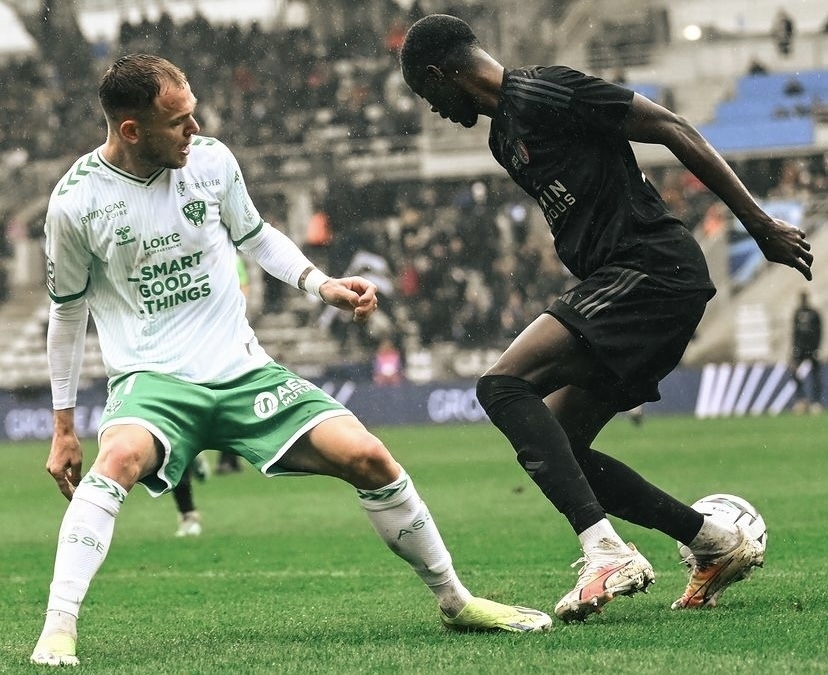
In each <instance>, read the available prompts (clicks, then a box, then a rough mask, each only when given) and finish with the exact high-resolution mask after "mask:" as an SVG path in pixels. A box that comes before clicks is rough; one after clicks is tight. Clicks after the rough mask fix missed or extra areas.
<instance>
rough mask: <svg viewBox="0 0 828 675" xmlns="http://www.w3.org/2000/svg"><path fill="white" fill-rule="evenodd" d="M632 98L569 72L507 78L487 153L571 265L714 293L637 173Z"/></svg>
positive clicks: (516, 73)
mask: <svg viewBox="0 0 828 675" xmlns="http://www.w3.org/2000/svg"><path fill="white" fill-rule="evenodd" d="M632 97H633V92H632V91H631V90H629V89H626V88H624V87H620V86H618V85H615V84H612V83H610V82H607V81H605V80H602V79H600V78H596V77H590V76H587V75H585V74H583V73H580V72H578V71H575V70H572V69H570V68H566V67H563V66H549V67H542V66H530V67H525V68H519V69H517V70H512V71H506V72H505V73H504V77H503V87H502V90H501V97H500V101H499V104H498V108H497V112H496V113H495V115H494V117H493V119H492V125H491V131H490V134H489V147H490V149H491V151H492V154H493V155H494V157H495V159H496V160H497V161H498V162H499V163H500V164H501V165H502V166H503V167H504V168H505V169H506V171H508V172H509V175H510V176H511V177H512V179H513V180H514V181H515V182H516V183H517V184H518V185H520V186H521V187H522V188H523V189H524V190H525V191H526V192H527V193H528V194H530V195H531V196H532V197H534V198H535V199H536V200H537V202H538V204H539V205H540V207H541V209H542V211H543V213H544V216H545V217H546V220H547V222H548V223H549V227H550V229H551V230H552V234H553V235H554V239H555V248H556V249H557V252H558V256H559V257H560V259H561V262H563V264H564V265H566V267H567V268H568V269H569V271H570V272H572V274H573V275H575V276H576V277H577V278H579V279H585V278H586V277H588V276H589V275H590V274H592V273H593V272H594V271H595V270H597V269H599V268H601V267H603V266H605V265H617V266H622V267H629V268H632V269H637V270H640V271H642V272H645V273H647V274H648V275H650V276H652V277H653V278H654V280H658V281H659V282H660V283H663V284H665V285H667V286H670V287H672V288H677V289H691V288H692V289H699V288H709V289H711V291H712V289H713V285H712V283H711V282H710V278H709V276H708V271H707V264H706V262H705V260H704V256H703V254H702V252H701V249H700V248H699V246H698V244H697V242H696V241H695V239H694V238H693V235H692V233H691V232H689V231H688V229H687V228H686V227H685V226H684V225H683V223H682V222H681V221H680V220H678V219H677V218H676V217H675V216H674V215H672V214H671V213H670V211H669V209H668V208H667V205H666V204H665V203H664V201H663V200H662V199H661V197H660V195H659V194H658V192H657V191H656V189H655V187H654V186H653V185H652V184H651V183H650V182H649V181H648V180H647V179H646V178H645V176H644V175H643V173H642V171H641V169H640V168H639V166H638V162H637V161H636V158H635V155H634V154H633V150H632V147H631V146H630V143H629V141H628V140H627V139H626V137H625V136H624V134H623V132H622V122H623V120H624V117H625V116H626V114H627V111H628V110H629V107H630V104H631V102H632Z"/></svg>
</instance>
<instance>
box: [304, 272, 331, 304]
mask: <svg viewBox="0 0 828 675" xmlns="http://www.w3.org/2000/svg"><path fill="white" fill-rule="evenodd" d="M329 279H330V277H329V276H328V275H327V274H325V273H324V272H323V271H322V270H318V269H316V268H315V267H314V268H313V269H312V270H311V271H310V272H308V276H306V277H305V281H304V283H303V284H302V285H303V286H304V287H305V290H306V291H307V292H308V293H310V294H311V295H315V296H316V297H317V298H319V299H320V300H322V295H321V294H320V293H319V287H320V286H321V285H322V284H324V283H325V282H326V281H328V280H329Z"/></svg>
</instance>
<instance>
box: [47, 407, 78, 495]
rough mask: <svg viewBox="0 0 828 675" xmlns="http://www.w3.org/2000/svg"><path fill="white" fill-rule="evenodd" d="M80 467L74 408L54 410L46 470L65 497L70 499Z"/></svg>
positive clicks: (76, 482)
mask: <svg viewBox="0 0 828 675" xmlns="http://www.w3.org/2000/svg"><path fill="white" fill-rule="evenodd" d="M82 468H83V451H82V450H81V445H80V441H79V440H78V436H77V434H76V433H75V409H74V408H68V409H65V410H55V411H54V430H53V434H52V447H51V449H50V451H49V458H48V459H47V460H46V470H47V471H48V472H49V473H50V474H51V476H52V478H54V479H55V482H56V483H57V484H58V488H60V491H61V492H62V493H63V496H64V497H66V499H69V500H71V499H72V495H73V494H74V492H75V488H76V487H77V485H78V483H79V482H80V479H81V471H82Z"/></svg>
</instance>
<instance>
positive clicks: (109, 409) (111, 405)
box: [104, 398, 124, 415]
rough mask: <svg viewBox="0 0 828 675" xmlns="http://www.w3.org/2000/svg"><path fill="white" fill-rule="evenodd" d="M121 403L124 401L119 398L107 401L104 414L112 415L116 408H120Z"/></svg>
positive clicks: (116, 410)
mask: <svg viewBox="0 0 828 675" xmlns="http://www.w3.org/2000/svg"><path fill="white" fill-rule="evenodd" d="M123 404H124V402H123V400H122V399H120V398H116V399H113V400H111V401H107V403H106V407H105V408H104V415H114V414H115V413H116V412H118V410H120V408H121V406H122V405H123Z"/></svg>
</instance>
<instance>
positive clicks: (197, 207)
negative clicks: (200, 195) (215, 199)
mask: <svg viewBox="0 0 828 675" xmlns="http://www.w3.org/2000/svg"><path fill="white" fill-rule="evenodd" d="M181 212H182V213H183V214H184V216H185V217H186V218H187V220H189V221H190V222H191V223H192V224H193V225H194V226H195V227H201V226H202V225H204V219H205V218H206V217H207V202H205V201H204V200H203V199H194V200H193V201H191V202H187V203H186V204H184V206H182V207H181Z"/></svg>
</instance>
